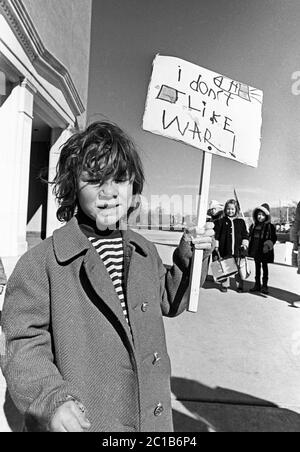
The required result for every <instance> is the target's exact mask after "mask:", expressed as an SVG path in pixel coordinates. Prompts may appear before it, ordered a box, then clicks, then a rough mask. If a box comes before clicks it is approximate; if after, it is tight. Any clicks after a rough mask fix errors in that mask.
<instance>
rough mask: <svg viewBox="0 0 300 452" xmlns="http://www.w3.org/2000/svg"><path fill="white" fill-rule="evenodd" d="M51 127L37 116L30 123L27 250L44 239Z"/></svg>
mask: <svg viewBox="0 0 300 452" xmlns="http://www.w3.org/2000/svg"><path fill="white" fill-rule="evenodd" d="M50 146H51V127H50V126H49V125H48V124H46V123H45V122H44V121H43V120H42V119H41V118H40V117H39V116H38V115H35V116H34V119H33V123H32V140H31V151H30V172H29V187H28V209H27V228H26V240H27V243H28V249H29V248H32V247H33V246H35V245H37V244H38V243H39V242H41V241H42V240H44V239H45V238H46V222H47V197H48V184H47V183H46V182H43V181H42V179H45V180H47V179H48V166H49V151H50Z"/></svg>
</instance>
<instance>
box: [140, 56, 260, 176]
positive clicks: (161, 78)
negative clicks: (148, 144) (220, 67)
mask: <svg viewBox="0 0 300 452" xmlns="http://www.w3.org/2000/svg"><path fill="white" fill-rule="evenodd" d="M262 98H263V94H262V91H261V90H259V89H256V88H252V87H250V86H248V85H246V84H244V83H240V82H237V81H235V80H232V79H231V78H228V77H226V76H223V75H220V74H218V73H216V72H212V71H210V70H208V69H204V68H202V67H200V66H197V65H195V64H193V63H189V62H187V61H184V60H181V59H179V58H175V57H168V56H161V55H157V56H156V57H155V59H154V61H153V72H152V77H151V81H150V85H149V89H148V96H147V101H146V108H145V113H144V118H143V129H144V130H148V131H150V132H152V133H156V134H159V135H162V136H165V137H168V138H172V139H175V140H180V141H183V142H185V143H187V144H190V145H192V146H194V147H196V148H198V149H200V150H202V151H205V152H209V153H212V154H216V155H220V156H223V157H226V158H229V159H232V160H235V161H238V162H241V163H244V164H246V165H250V166H253V167H256V166H257V163H258V156H259V149H260V132H261V123H262V115H261V110H262Z"/></svg>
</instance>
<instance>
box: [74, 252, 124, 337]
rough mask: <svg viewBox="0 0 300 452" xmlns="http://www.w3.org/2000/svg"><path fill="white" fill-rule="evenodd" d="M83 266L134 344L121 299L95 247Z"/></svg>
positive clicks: (96, 290)
mask: <svg viewBox="0 0 300 452" xmlns="http://www.w3.org/2000/svg"><path fill="white" fill-rule="evenodd" d="M83 265H84V268H85V272H86V275H87V277H88V279H89V281H90V283H91V285H92V287H93V289H94V291H95V292H96V294H97V295H98V296H99V297H100V298H101V300H102V301H103V302H104V303H105V304H106V305H107V306H108V307H109V308H110V310H111V311H112V312H113V313H114V314H115V316H116V317H117V319H118V321H119V322H120V323H121V325H122V326H123V328H124V330H125V331H126V333H127V336H128V338H129V340H130V342H131V343H132V338H131V333H130V329H129V325H128V323H127V321H126V319H125V315H124V312H123V309H122V306H121V303H120V299H119V297H118V295H117V293H116V290H115V288H114V285H113V282H112V280H111V278H110V276H109V274H108V271H107V269H106V267H105V265H104V263H103V261H102V259H101V258H100V257H99V256H98V254H97V252H96V250H95V249H94V248H93V245H91V248H90V249H89V250H88V251H87V253H86V255H85V257H84V261H83Z"/></svg>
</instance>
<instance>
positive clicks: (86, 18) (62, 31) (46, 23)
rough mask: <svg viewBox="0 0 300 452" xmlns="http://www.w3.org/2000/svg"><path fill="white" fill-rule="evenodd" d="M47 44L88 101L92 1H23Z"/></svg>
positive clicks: (47, 47)
mask: <svg viewBox="0 0 300 452" xmlns="http://www.w3.org/2000/svg"><path fill="white" fill-rule="evenodd" d="M23 4H24V6H25V7H26V9H27V11H28V13H29V15H30V18H31V20H32V22H33V23H34V25H35V27H36V29H37V31H38V33H39V35H40V37H41V39H42V41H43V44H44V46H45V47H46V49H47V50H48V51H49V52H50V53H52V54H53V56H54V57H55V58H57V59H58V60H59V61H60V62H61V63H62V64H63V65H64V66H65V67H66V69H68V71H69V72H70V75H71V77H72V79H73V82H74V84H75V87H76V89H77V90H78V93H79V95H80V97H81V99H82V102H83V104H84V105H85V106H86V103H87V92H88V73H89V72H88V68H89V56H90V28H91V12H92V0H63V1H62V0H23Z"/></svg>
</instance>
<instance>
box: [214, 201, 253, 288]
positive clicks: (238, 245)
mask: <svg viewBox="0 0 300 452" xmlns="http://www.w3.org/2000/svg"><path fill="white" fill-rule="evenodd" d="M238 214H239V208H238V203H237V202H236V200H235V199H229V200H228V201H227V202H226V204H225V207H224V216H223V218H221V219H219V220H217V221H215V240H216V241H215V250H214V257H216V256H217V255H218V254H219V255H220V256H221V257H222V258H227V257H234V258H235V259H236V260H237V259H238V258H239V257H244V256H245V255H246V252H247V248H248V231H247V227H246V223H245V221H244V220H243V219H242V218H238ZM236 283H237V289H238V291H239V292H242V291H243V281H242V279H241V278H240V275H239V273H237V274H236ZM229 285H230V279H229V278H227V279H226V280H224V281H223V282H222V283H221V291H222V292H227V290H228V287H229Z"/></svg>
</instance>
